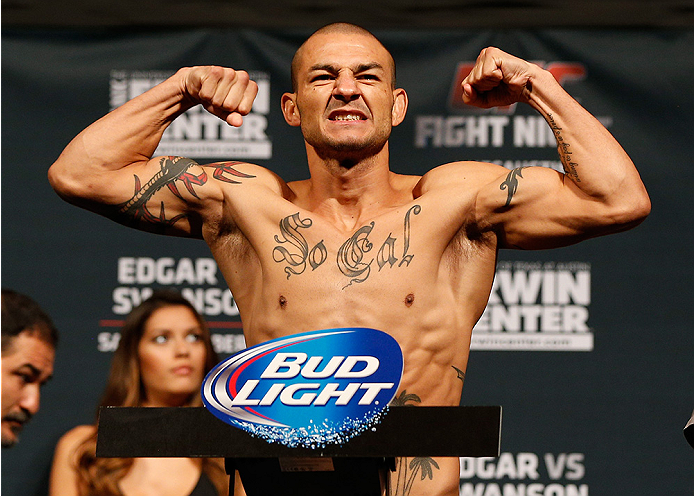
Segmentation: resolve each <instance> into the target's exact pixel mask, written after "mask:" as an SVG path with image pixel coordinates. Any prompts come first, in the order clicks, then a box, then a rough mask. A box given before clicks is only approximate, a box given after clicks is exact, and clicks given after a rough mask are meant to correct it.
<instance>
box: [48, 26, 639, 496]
mask: <svg viewBox="0 0 694 496" xmlns="http://www.w3.org/2000/svg"><path fill="white" fill-rule="evenodd" d="M292 85H293V88H292V92H291V93H285V94H284V95H283V96H282V102H281V103H282V112H283V114H284V117H285V120H286V121H287V123H288V124H289V125H291V126H296V127H300V128H301V131H302V134H303V137H304V142H305V147H306V154H307V162H308V169H309V178H308V179H305V180H302V181H294V182H289V183H286V182H284V181H283V180H282V179H281V178H279V177H278V176H277V175H276V174H274V173H272V172H271V171H269V170H267V169H265V168H262V167H259V166H257V165H253V164H248V163H239V162H223V163H216V164H208V165H200V164H197V163H195V162H194V161H192V160H190V159H186V158H181V157H152V154H153V153H154V150H155V149H156V147H157V144H158V143H159V140H160V139H161V136H162V133H163V132H164V130H165V129H166V127H167V126H168V125H170V124H171V122H172V121H173V120H174V119H175V118H176V117H177V116H179V115H180V114H181V113H183V112H184V111H185V110H187V109H189V108H191V107H192V106H193V105H196V104H198V103H199V104H202V105H203V106H204V107H205V108H206V109H207V110H208V111H210V112H211V113H213V114H214V115H216V116H218V117H219V118H220V119H223V120H225V121H226V122H227V123H228V124H230V125H232V126H238V125H241V123H242V121H243V116H244V115H246V114H247V113H248V112H249V111H250V109H251V105H252V101H253V99H254V97H255V94H256V92H257V86H256V85H255V83H253V82H252V81H249V78H248V75H247V74H246V73H245V72H242V71H236V70H233V69H228V68H220V67H193V68H184V69H181V70H179V71H178V72H177V73H176V74H175V75H174V76H172V77H171V78H169V79H168V80H166V81H164V82H163V83H161V84H160V85H158V86H156V87H155V88H153V89H151V90H150V91H148V92H146V93H144V94H143V95H141V96H139V97H137V98H134V99H133V100H131V101H130V102H128V103H126V104H125V105H123V106H122V107H120V108H118V109H116V110H114V111H113V112H111V113H110V114H108V115H107V116H105V117H103V118H102V119H100V120H99V121H97V122H96V123H94V124H92V125H91V126H89V127H88V128H87V129H85V130H84V131H83V132H82V133H80V134H79V135H78V136H77V137H76V138H75V139H74V140H73V141H72V142H71V143H70V144H69V145H68V146H67V148H66V149H65V151H64V152H63V154H62V155H61V156H60V157H59V158H58V160H57V161H56V162H55V163H54V164H53V166H52V167H51V169H50V172H49V178H50V181H51V184H52V185H53V187H54V188H55V189H56V191H57V192H58V193H59V194H60V195H61V196H62V197H63V198H65V199H66V200H67V201H70V202H72V203H75V204H77V205H79V206H81V207H84V208H88V209H91V210H93V211H95V212H97V213H100V214H102V215H105V216H107V217H110V218H112V219H114V220H117V221H118V222H122V223H124V224H127V225H131V226H133V227H136V228H139V229H144V230H149V231H155V232H162V233H165V234H171V235H180V236H192V237H198V238H202V239H204V240H205V241H206V242H207V244H208V245H209V247H210V250H211V251H212V253H213V255H214V257H215V259H216V261H217V263H218V265H219V268H220V270H221V271H222V273H223V274H224V277H225V279H226V281H227V283H228V284H229V287H230V289H231V291H232V293H233V295H234V298H235V300H236V302H237V305H238V308H239V312H240V315H241V319H242V321H243V328H244V334H245V337H246V342H247V344H248V345H254V344H257V343H260V342H263V341H266V340H268V339H273V338H278V337H281V336H284V335H287V334H289V333H297V332H304V331H311V330H318V329H328V328H336V327H371V328H375V329H380V330H383V331H385V332H387V333H389V334H391V335H392V336H393V337H394V338H395V339H396V340H397V341H398V343H399V344H400V346H401V348H402V350H403V354H404V360H405V362H404V373H403V380H402V383H401V389H400V391H399V392H398V395H397V396H396V400H395V403H396V404H408V405H409V404H414V405H449V406H454V405H458V404H459V401H460V394H461V391H462V387H463V379H464V375H465V370H466V367H467V361H468V354H469V346H470V336H471V333H472V328H473V326H474V325H475V323H476V322H477V320H478V319H479V318H480V316H481V315H482V312H483V310H484V308H485V306H486V303H487V300H488V298H489V294H490V291H491V287H492V281H493V278H494V271H495V264H496V257H497V251H498V249H499V248H523V249H528V248H532V249H534V248H550V247H555V246H562V245H567V244H571V243H575V242H578V241H581V240H583V239H586V238H590V237H593V236H598V235H603V234H608V233H612V232H617V231H622V230H625V229H629V228H631V227H633V226H635V225H637V224H638V223H639V222H641V221H642V220H643V219H644V218H645V217H646V215H648V213H649V211H650V202H649V198H648V195H647V193H646V190H645V188H644V186H643V184H642V182H641V180H640V178H639V174H638V172H637V171H636V169H635V167H634V165H633V163H632V162H631V160H630V159H629V157H628V156H627V154H626V153H625V152H624V150H623V149H622V148H621V146H620V145H619V144H618V143H617V142H616V141H615V139H614V138H613V137H612V136H611V135H610V134H609V132H608V131H607V130H606V129H605V128H604V127H603V126H602V125H601V124H600V123H599V122H598V121H597V120H596V119H595V118H594V117H593V116H591V115H590V114H589V113H588V112H587V111H586V110H585V109H583V108H582V107H581V106H580V105H579V104H578V103H577V102H576V101H575V100H573V99H572V98H571V97H570V96H569V95H568V94H567V93H566V92H564V90H563V89H562V88H561V87H560V85H559V84H558V83H557V82H556V81H555V80H554V78H553V77H552V76H551V74H549V73H548V72H547V71H544V70H542V69H541V68H540V67H538V66H537V65H534V64H530V63H528V62H526V61H524V60H521V59H518V58H516V57H513V56H511V55H509V54H506V53H504V52H502V51H501V50H498V49H496V48H487V49H485V50H483V51H482V53H481V54H480V56H479V58H478V60H477V62H476V64H475V66H474V68H473V69H472V71H471V73H470V75H469V76H468V77H467V78H466V79H465V80H464V82H463V98H464V100H465V102H466V103H468V104H470V105H475V106H480V107H490V106H495V105H509V104H512V103H516V102H524V103H527V104H529V105H531V106H532V107H533V108H535V109H536V110H537V111H538V112H539V113H540V114H541V115H543V116H544V117H545V119H546V120H547V122H548V124H549V125H550V126H551V128H552V129H553V131H554V134H555V136H556V138H557V144H558V149H559V153H560V156H561V159H562V162H563V164H564V167H565V173H563V174H562V173H558V172H556V171H553V170H549V169H543V168H532V167H530V168H524V169H518V170H514V171H511V172H509V171H508V170H506V169H504V168H503V167H500V166H497V165H493V164H488V163H481V162H455V163H449V164H444V165H441V166H439V167H436V168H434V169H432V170H431V171H429V172H427V173H426V174H424V175H423V176H407V175H400V174H395V173H393V172H391V170H390V164H389V148H388V147H389V142H388V140H389V137H390V133H391V131H392V128H393V127H394V126H397V125H399V124H400V123H401V122H402V120H403V119H404V117H405V114H406V111H407V104H408V100H407V94H406V92H405V91H404V90H403V89H401V88H397V87H396V85H395V64H394V62H393V58H392V57H391V55H390V53H389V52H388V51H387V50H386V48H385V47H384V46H383V45H382V44H381V43H380V42H379V41H378V40H377V39H376V38H375V37H374V36H373V35H372V34H371V33H369V32H368V31H366V30H364V29H362V28H360V27H358V26H354V25H351V24H332V25H328V26H326V27H324V28H321V29H320V30H318V31H317V32H315V33H314V34H313V35H312V36H311V37H309V38H308V40H306V42H305V43H304V44H303V45H302V46H301V47H300V48H299V50H298V51H297V52H296V54H295V56H294V59H293V61H292ZM441 428H445V426H442V427H441ZM458 481H459V466H458V459H457V458H418V459H407V460H400V461H399V464H398V469H397V471H396V472H395V473H394V474H393V475H392V477H391V481H390V485H389V486H390V487H389V492H390V494H398V495H405V494H410V495H426V496H432V495H454V494H457V492H458Z"/></svg>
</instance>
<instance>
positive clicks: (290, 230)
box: [272, 205, 422, 289]
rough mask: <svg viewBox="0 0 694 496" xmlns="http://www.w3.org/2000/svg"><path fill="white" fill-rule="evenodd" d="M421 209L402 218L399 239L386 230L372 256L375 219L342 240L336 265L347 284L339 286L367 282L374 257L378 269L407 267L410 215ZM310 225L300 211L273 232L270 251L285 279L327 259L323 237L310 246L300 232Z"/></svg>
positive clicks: (408, 261)
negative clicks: (372, 235) (272, 245)
mask: <svg viewBox="0 0 694 496" xmlns="http://www.w3.org/2000/svg"><path fill="white" fill-rule="evenodd" d="M421 210H422V207H421V206H420V205H414V206H412V207H411V208H410V209H409V210H408V211H407V212H406V213H405V217H404V219H403V231H402V241H399V239H398V238H397V237H394V236H393V233H392V232H391V233H389V234H388V236H387V238H386V239H385V240H384V241H382V242H381V245H380V248H379V249H378V251H376V253H375V255H374V256H372V255H371V252H372V250H373V248H374V241H373V240H372V239H371V233H372V231H373V229H374V227H375V226H376V222H375V221H372V222H370V223H369V224H367V225H365V226H362V227H360V228H359V229H357V231H356V232H355V233H354V234H353V235H352V236H351V237H349V238H348V239H347V240H346V241H344V242H343V243H342V245H341V246H340V248H339V249H338V250H337V254H336V264H337V268H338V269H339V270H340V272H341V273H342V274H344V275H345V276H346V277H347V279H348V283H347V284H346V285H345V286H344V287H343V288H342V289H345V288H347V287H349V286H351V285H352V284H354V283H361V282H364V281H366V280H367V279H368V278H369V276H370V275H371V268H372V264H373V262H374V260H376V264H377V265H378V270H379V271H380V270H381V269H383V268H384V267H389V268H392V267H394V266H395V265H396V263H397V266H398V267H400V266H402V265H405V266H409V264H410V262H411V261H412V258H413V257H414V254H413V253H410V252H409V251H410V239H411V216H412V215H413V214H414V215H419V213H420V212H421ZM312 225H313V221H312V220H311V219H308V218H306V219H301V217H300V215H299V212H297V213H295V214H292V215H290V216H288V217H285V218H283V219H282V220H280V223H279V228H280V234H279V235H275V238H274V239H275V242H276V243H277V245H276V246H275V247H274V248H273V250H272V258H273V260H274V261H275V262H276V263H280V264H284V265H285V267H284V272H285V273H286V274H287V279H289V278H290V277H291V276H293V275H294V276H296V275H299V274H302V273H304V271H305V270H306V269H307V267H309V266H310V267H311V270H316V269H317V268H318V267H320V266H321V265H323V264H324V263H325V262H326V260H327V259H328V251H327V249H326V247H325V244H324V242H323V240H321V241H319V242H318V243H316V244H315V245H313V246H310V245H309V243H308V241H307V240H306V237H305V236H304V235H303V234H302V231H304V232H305V230H307V229H309V228H310V227H311V226H312ZM377 241H378V240H377ZM400 249H402V252H400ZM398 262H399V263H398Z"/></svg>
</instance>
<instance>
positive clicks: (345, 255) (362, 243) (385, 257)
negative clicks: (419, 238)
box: [337, 205, 422, 289]
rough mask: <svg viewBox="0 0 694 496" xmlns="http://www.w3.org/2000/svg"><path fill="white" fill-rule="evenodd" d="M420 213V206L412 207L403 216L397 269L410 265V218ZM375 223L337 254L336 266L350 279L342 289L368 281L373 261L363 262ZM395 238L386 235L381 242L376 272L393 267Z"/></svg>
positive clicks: (349, 241)
mask: <svg viewBox="0 0 694 496" xmlns="http://www.w3.org/2000/svg"><path fill="white" fill-rule="evenodd" d="M421 211H422V207H421V206H420V205H414V206H412V207H410V209H409V210H408V211H407V213H406V214H405V221H404V225H403V238H404V240H403V242H404V248H403V254H402V259H401V260H400V263H399V264H398V267H400V266H402V264H406V265H410V262H411V261H412V258H413V257H414V255H413V254H410V253H408V252H409V250H410V216H411V215H412V214H413V213H414V215H419V213H420V212H421ZM374 225H375V222H371V223H370V224H369V225H367V226H363V227H361V228H360V229H358V230H357V232H355V233H354V235H353V236H352V237H351V238H349V239H348V240H347V241H345V242H344V243H343V244H342V246H340V249H339V250H338V252H337V266H338V268H339V269H340V272H342V273H343V274H344V275H346V276H347V277H349V278H350V281H349V284H347V286H345V287H344V288H342V289H345V288H347V287H349V286H351V285H352V284H353V283H360V282H364V281H365V280H366V279H368V277H369V275H370V274H371V263H372V262H373V261H374V259H371V260H369V261H368V263H367V262H365V261H364V256H365V254H366V253H368V252H370V251H371V248H373V244H372V243H371V242H370V241H369V234H370V233H371V231H372V230H373V228H374ZM396 241H397V239H396V238H394V237H393V233H392V232H391V233H390V234H388V238H387V239H386V240H385V241H384V242H383V245H381V248H380V249H379V250H378V253H377V254H376V263H377V264H378V270H379V271H380V270H381V269H382V268H383V267H384V266H385V265H386V264H390V266H391V267H393V265H395V262H397V261H398V258H397V257H396V255H395V242H396Z"/></svg>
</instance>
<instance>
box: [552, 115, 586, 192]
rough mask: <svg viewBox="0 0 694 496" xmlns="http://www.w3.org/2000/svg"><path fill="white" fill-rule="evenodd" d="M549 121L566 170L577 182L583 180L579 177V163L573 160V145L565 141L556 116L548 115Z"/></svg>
mask: <svg viewBox="0 0 694 496" xmlns="http://www.w3.org/2000/svg"><path fill="white" fill-rule="evenodd" d="M547 121H548V122H549V127H550V128H551V129H552V132H553V133H554V137H555V139H556V140H557V149H558V150H559V157H560V158H561V163H562V164H564V171H565V172H566V173H567V174H568V175H569V176H570V177H572V178H573V180H574V181H576V182H577V183H580V182H581V179H580V178H579V177H578V169H577V167H578V163H576V162H573V161H572V151H571V145H570V144H569V143H567V142H566V141H564V137H563V136H562V134H561V131H562V128H560V127H559V126H558V125H557V123H556V122H555V121H554V116H552V114H548V115H547Z"/></svg>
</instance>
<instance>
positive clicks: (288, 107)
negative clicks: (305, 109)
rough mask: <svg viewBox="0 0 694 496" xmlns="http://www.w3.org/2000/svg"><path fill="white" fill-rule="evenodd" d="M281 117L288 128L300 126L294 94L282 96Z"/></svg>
mask: <svg viewBox="0 0 694 496" xmlns="http://www.w3.org/2000/svg"><path fill="white" fill-rule="evenodd" d="M282 115H284V120H285V121H287V124H289V125H290V126H294V127H297V126H300V125H301V115H300V114H299V108H298V107H297V106H296V93H285V94H283V95H282Z"/></svg>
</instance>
